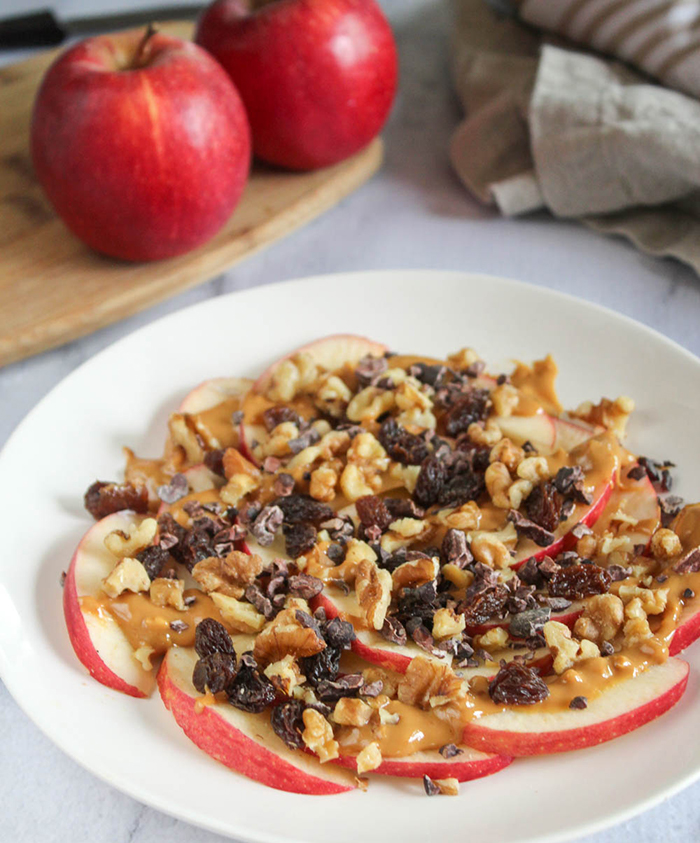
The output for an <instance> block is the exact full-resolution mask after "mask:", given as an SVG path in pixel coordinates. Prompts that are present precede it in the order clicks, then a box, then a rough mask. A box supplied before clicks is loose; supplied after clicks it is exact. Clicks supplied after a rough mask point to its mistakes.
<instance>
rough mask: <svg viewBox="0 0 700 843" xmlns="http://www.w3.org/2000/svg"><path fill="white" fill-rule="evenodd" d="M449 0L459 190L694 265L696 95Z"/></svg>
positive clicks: (475, 5) (699, 168) (699, 201)
mask: <svg viewBox="0 0 700 843" xmlns="http://www.w3.org/2000/svg"><path fill="white" fill-rule="evenodd" d="M550 2H551V0H550ZM582 2H583V0H582ZM607 2H608V3H611V2H613V3H614V2H622V0H607ZM452 3H453V8H454V13H455V26H454V28H453V43H452V69H453V76H454V82H455V87H456V90H457V93H458V95H459V97H460V99H461V101H462V104H463V106H464V109H465V111H466V114H467V116H466V119H465V120H464V121H463V122H462V123H461V125H460V126H459V127H458V128H457V130H456V131H455V133H454V135H453V137H452V141H451V147H450V154H451V159H452V163H453V165H454V167H455V169H456V171H457V173H458V174H459V176H460V178H461V179H462V181H463V182H464V183H465V185H466V186H467V187H468V188H469V190H470V191H472V193H474V194H475V195H476V196H477V197H478V198H479V199H480V200H481V201H483V202H486V203H489V204H495V205H496V206H497V207H498V208H499V210H500V211H501V212H502V213H503V214H506V215H517V214H523V213H527V212H530V211H534V210H538V209H542V208H547V209H549V210H550V211H551V212H552V213H553V214H555V215H556V216H560V217H570V218H571V217H575V218H579V219H580V220H581V221H582V222H584V223H585V224H587V225H589V226H591V227H592V228H595V229H597V230H599V231H604V232H607V233H611V234H621V235H624V236H626V237H627V238H628V239H630V240H631V241H632V242H633V243H635V244H636V245H637V246H638V247H639V248H640V249H642V250H643V251H645V252H648V253H650V254H654V255H668V256H672V257H675V258H677V259H679V260H682V261H684V262H686V263H688V264H690V265H691V266H693V267H694V268H695V270H696V271H697V272H699V273H700V154H699V153H698V150H700V102H697V101H696V100H694V99H691V98H690V97H688V96H685V95H684V94H681V93H678V92H676V91H670V90H668V89H666V88H662V87H660V86H658V85H652V84H649V83H648V82H646V81H645V80H644V79H642V78H641V77H640V76H639V75H637V74H636V73H635V72H634V71H632V70H630V69H629V68H626V67H623V66H621V65H619V64H617V63H614V62H612V61H609V60H607V59H602V58H599V57H596V56H593V55H590V54H584V53H580V52H575V51H573V50H571V49H567V47H566V46H562V45H561V42H559V43H552V39H551V38H549V37H547V38H545V39H544V40H543V39H542V37H541V36H540V35H538V34H537V33H536V32H534V31H533V30H532V29H530V28H527V27H524V26H522V25H521V24H520V23H519V22H518V21H517V20H515V19H514V18H511V17H505V16H501V15H499V14H498V13H497V12H496V11H494V10H493V9H492V8H489V6H487V5H486V3H485V2H484V0H452ZM553 5H555V4H553ZM599 5H600V2H599Z"/></svg>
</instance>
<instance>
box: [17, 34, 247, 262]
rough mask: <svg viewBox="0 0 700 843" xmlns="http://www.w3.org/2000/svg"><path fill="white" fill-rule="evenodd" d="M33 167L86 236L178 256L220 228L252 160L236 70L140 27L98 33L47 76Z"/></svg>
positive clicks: (140, 255) (132, 252) (118, 251)
mask: <svg viewBox="0 0 700 843" xmlns="http://www.w3.org/2000/svg"><path fill="white" fill-rule="evenodd" d="M31 148H32V158H33V161H34V168H35V170H36V173H37V176H38V179H39V181H40V183H41V185H42V187H43V188H44V190H45V191H46V194H47V196H48V197H49V200H50V201H51V203H52V205H53V206H54V208H55V209H56V211H57V212H58V214H59V215H60V216H61V217H62V219H63V221H64V222H65V223H66V225H67V226H68V228H70V230H71V231H72V232H73V233H74V234H75V235H76V236H78V237H79V238H80V239H81V240H83V241H84V242H85V243H87V245H88V246H91V247H92V248H93V249H96V250H97V251H99V252H104V253H105V254H107V255H111V256H112V257H116V258H123V259H125V260H132V261H141V260H156V259H159V258H168V257H172V256H173V255H178V254H181V253H183V252H187V251H189V250H190V249H194V248H195V247H196V246H199V245H200V244H202V243H204V242H205V241H207V240H209V238H211V237H212V236H213V235H214V234H216V232H217V231H218V230H219V229H220V228H221V226H222V225H223V224H224V223H225V222H226V220H227V219H228V218H229V216H230V215H231V212H232V211H233V209H234V208H235V206H236V204H237V202H238V200H239V198H240V196H241V193H242V191H243V187H244V185H245V182H246V178H247V175H248V169H249V166H250V128H249V126H248V121H247V118H246V114H245V110H244V108H243V104H242V103H241V100H240V97H239V96H238V93H237V91H236V89H235V88H234V86H233V84H232V83H231V80H230V79H229V78H228V77H227V75H226V73H225V72H224V71H223V70H222V69H221V67H220V66H219V65H218V64H217V63H216V62H215V61H214V59H212V57H211V56H210V55H209V54H208V53H207V52H206V51H205V50H202V49H201V48H200V47H197V46H196V45H195V44H192V43H190V42H187V41H181V40H180V39H178V38H171V37H169V36H166V35H161V34H158V33H156V34H152V33H150V32H147V34H146V35H144V32H143V31H131V32H125V33H121V34H117V35H109V36H100V37H97V38H90V39H88V40H86V41H83V42H81V43H80V44H77V45H76V46H75V47H73V48H71V49H70V50H68V51H67V52H65V53H63V54H62V55H61V56H60V57H59V58H58V59H57V60H56V61H55V62H54V63H53V64H52V65H51V67H50V68H49V70H48V71H47V73H46V76H45V77H44V81H43V83H42V85H41V88H40V90H39V93H38V95H37V99H36V103H35V105H34V115H33V119H32V129H31Z"/></svg>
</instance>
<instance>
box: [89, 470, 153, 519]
mask: <svg viewBox="0 0 700 843" xmlns="http://www.w3.org/2000/svg"><path fill="white" fill-rule="evenodd" d="M84 502H85V509H87V511H88V512H89V513H90V515H92V517H93V518H94V519H95V520H96V521H99V520H100V519H101V518H106V517H107V516H108V515H112V513H114V512H121V511H122V510H123V509H133V511H134V512H138V513H140V514H143V513H145V512H148V490H147V489H146V487H145V486H139V487H136V486H132V485H131V483H105V482H103V481H101V480H96V481H95V482H94V483H93V484H92V486H90V487H89V489H88V490H87V492H85V498H84Z"/></svg>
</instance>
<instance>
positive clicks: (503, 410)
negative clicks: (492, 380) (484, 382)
mask: <svg viewBox="0 0 700 843" xmlns="http://www.w3.org/2000/svg"><path fill="white" fill-rule="evenodd" d="M491 400H492V401H493V410H494V413H495V414H496V415H497V416H500V417H501V418H505V417H507V416H511V415H512V414H513V410H514V409H515V408H516V407H517V406H518V401H519V400H520V393H519V392H518V390H517V389H516V388H515V387H514V386H513V385H512V384H510V383H502V384H501V385H500V386H497V387H496V388H495V389H494V390H493V392H492V393H491Z"/></svg>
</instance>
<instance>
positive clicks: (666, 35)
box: [491, 0, 700, 99]
mask: <svg viewBox="0 0 700 843" xmlns="http://www.w3.org/2000/svg"><path fill="white" fill-rule="evenodd" d="M491 2H492V4H493V0H491ZM499 5H500V6H501V7H502V5H503V4H502V2H500V3H499ZM511 6H512V7H515V9H516V11H517V14H518V15H519V16H520V17H521V18H522V19H523V20H524V21H527V22H528V23H530V24H532V25H533V26H536V27H539V28H540V29H546V30H549V31H551V32H554V33H556V34H557V35H561V36H563V37H566V38H570V39H571V40H572V41H576V42H578V43H580V44H585V45H586V46H588V47H592V48H593V49H595V50H598V51H599V52H602V53H607V54H609V55H613V56H616V57H617V58H619V59H622V60H624V61H626V62H628V63H629V64H631V65H634V66H635V67H636V68H637V69H638V70H641V71H642V72H644V73H646V74H648V75H649V76H652V77H654V78H656V79H658V80H660V81H661V82H663V84H664V85H668V86H669V87H672V88H676V89H678V90H680V91H684V92H685V93H688V94H691V95H692V96H694V97H696V98H699V99H700V2H699V1H698V0H511Z"/></svg>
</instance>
